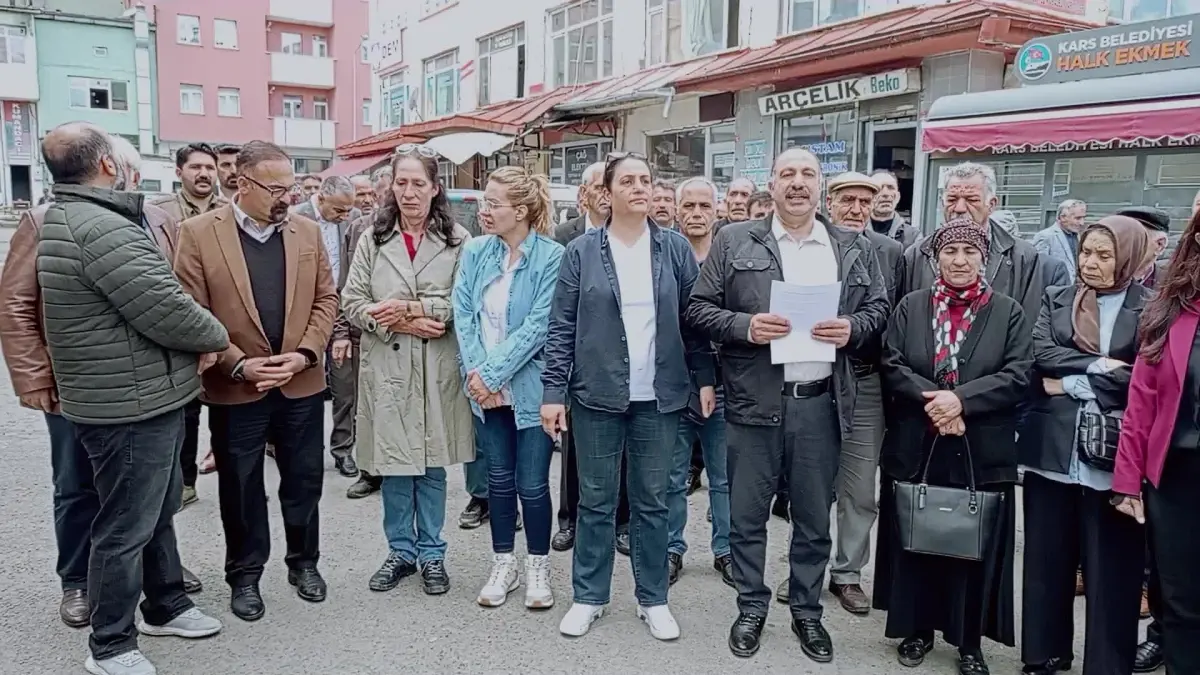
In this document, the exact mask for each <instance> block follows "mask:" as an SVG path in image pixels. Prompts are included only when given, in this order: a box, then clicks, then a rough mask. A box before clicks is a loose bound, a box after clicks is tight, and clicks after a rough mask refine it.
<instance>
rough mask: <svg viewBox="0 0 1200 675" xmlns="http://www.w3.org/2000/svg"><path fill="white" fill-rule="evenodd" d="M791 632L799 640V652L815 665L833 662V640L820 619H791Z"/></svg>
mask: <svg viewBox="0 0 1200 675" xmlns="http://www.w3.org/2000/svg"><path fill="white" fill-rule="evenodd" d="M792 632H793V633H795V634H796V637H798V638H800V650H801V651H803V652H804V655H805V656H807V657H808V658H810V659H812V660H813V661H816V662H817V663H829V662H830V661H832V660H833V640H832V639H830V637H829V631H827V630H825V626H822V625H821V620H820V619H792Z"/></svg>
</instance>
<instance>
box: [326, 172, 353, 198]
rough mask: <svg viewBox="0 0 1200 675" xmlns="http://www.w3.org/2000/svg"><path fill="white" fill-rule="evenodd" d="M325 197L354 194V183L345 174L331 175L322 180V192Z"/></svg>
mask: <svg viewBox="0 0 1200 675" xmlns="http://www.w3.org/2000/svg"><path fill="white" fill-rule="evenodd" d="M320 194H321V195H322V196H324V197H333V196H335V195H350V196H351V197H353V196H354V183H351V182H350V179H349V178H346V177H345V176H329V177H328V178H326V179H325V180H323V181H321V193H320Z"/></svg>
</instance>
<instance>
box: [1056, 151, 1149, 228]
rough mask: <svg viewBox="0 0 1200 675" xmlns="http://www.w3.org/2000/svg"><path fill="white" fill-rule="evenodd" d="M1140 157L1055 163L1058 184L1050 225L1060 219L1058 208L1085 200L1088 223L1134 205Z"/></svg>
mask: <svg viewBox="0 0 1200 675" xmlns="http://www.w3.org/2000/svg"><path fill="white" fill-rule="evenodd" d="M1136 175H1137V157H1135V156H1133V155H1126V156H1121V157H1073V158H1071V159H1059V160H1055V162H1054V184H1053V190H1052V192H1051V195H1050V206H1051V207H1053V208H1054V209H1055V210H1054V211H1053V212H1051V213H1049V214H1047V218H1045V219H1044V220H1045V222H1047V223H1049V222H1051V221H1053V220H1054V218H1055V217H1056V216H1057V208H1058V204H1059V203H1060V202H1062V201H1064V200H1067V199H1081V200H1083V201H1084V202H1086V203H1087V205H1088V220H1089V221H1094V220H1096V219H1097V218H1103V217H1104V216H1108V215H1112V214H1113V213H1116V212H1117V211H1120V210H1121V209H1123V208H1126V207H1128V206H1132V205H1133V192H1134V178H1135V176H1136Z"/></svg>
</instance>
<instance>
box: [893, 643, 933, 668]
mask: <svg viewBox="0 0 1200 675" xmlns="http://www.w3.org/2000/svg"><path fill="white" fill-rule="evenodd" d="M931 651H933V640H926V639H925V638H923V637H919V636H915V635H914V636H913V637H910V638H908V639H906V640H905V641H904V642H901V643H900V646H898V647H896V657H897V658H898V659H899V661H900V665H902V666H907V667H909V668H916V667H917V666H919V665H921V663H922V662H923V661H924V660H925V655H926V654H928V653H929V652H931Z"/></svg>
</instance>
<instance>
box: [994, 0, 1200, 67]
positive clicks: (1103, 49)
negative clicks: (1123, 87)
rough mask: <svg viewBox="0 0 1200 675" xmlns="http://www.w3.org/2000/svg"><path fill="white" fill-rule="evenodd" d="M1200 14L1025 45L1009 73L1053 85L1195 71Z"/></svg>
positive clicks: (1199, 58)
mask: <svg viewBox="0 0 1200 675" xmlns="http://www.w3.org/2000/svg"><path fill="white" fill-rule="evenodd" d="M1197 23H1200V14H1188V15H1186V16H1177V17H1174V18H1170V19H1157V20H1155V21H1142V22H1140V23H1131V24H1125V25H1123V26H1109V27H1107V28H1097V29H1095V30H1085V31H1079V32H1075V33H1063V34H1061V35H1051V36H1047V37H1041V38H1038V39H1036V40H1033V41H1031V42H1026V43H1025V45H1024V46H1022V47H1021V51H1019V52H1017V58H1016V61H1015V62H1014V64H1013V65H1014V69H1015V70H1016V72H1017V77H1019V78H1020V79H1021V82H1022V83H1024V84H1055V83H1058V82H1071V81H1075V80H1090V79H1094V78H1100V77H1117V76H1120V75H1139V74H1141V73H1156V72H1161V71H1164V70H1176V69H1179V68H1196V67H1200V53H1197V52H1196V51H1195V50H1194V49H1193V45H1192V35H1193V32H1194V28H1195V26H1196V25H1197Z"/></svg>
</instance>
